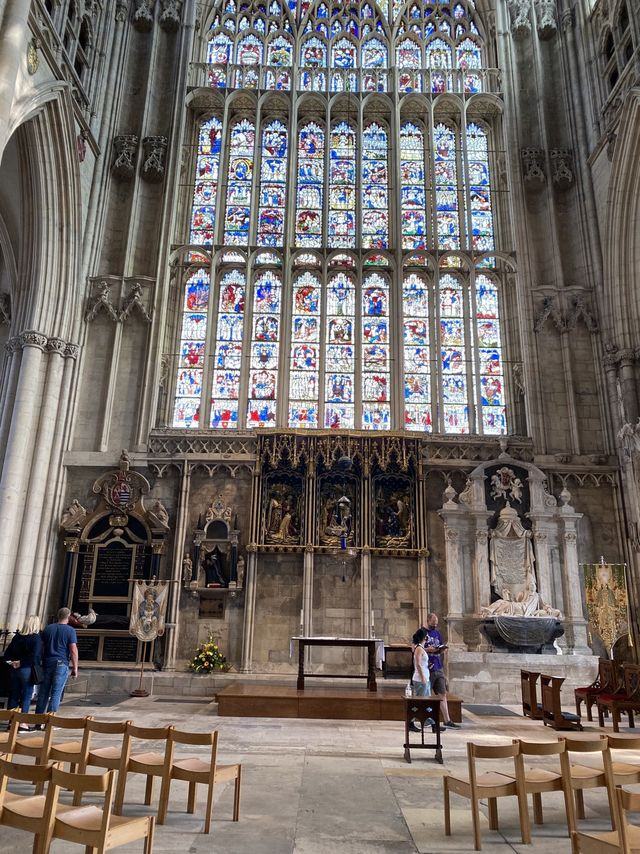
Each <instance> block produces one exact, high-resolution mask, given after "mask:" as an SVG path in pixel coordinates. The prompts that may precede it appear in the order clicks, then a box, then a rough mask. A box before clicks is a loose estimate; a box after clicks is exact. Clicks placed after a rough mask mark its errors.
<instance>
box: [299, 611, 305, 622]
mask: <svg viewBox="0 0 640 854" xmlns="http://www.w3.org/2000/svg"><path fill="white" fill-rule="evenodd" d="M300 625H301V626H302V625H304V610H301V611H300Z"/></svg>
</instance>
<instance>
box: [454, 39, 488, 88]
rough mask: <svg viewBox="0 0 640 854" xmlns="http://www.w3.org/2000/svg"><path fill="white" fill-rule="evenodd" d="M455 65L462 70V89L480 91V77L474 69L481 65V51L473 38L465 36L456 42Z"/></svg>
mask: <svg viewBox="0 0 640 854" xmlns="http://www.w3.org/2000/svg"><path fill="white" fill-rule="evenodd" d="M456 65H457V67H458V68H459V69H460V70H461V71H463V72H464V75H463V88H464V91H465V92H481V91H482V78H481V76H480V74H479V73H478V72H477V71H474V69H479V68H481V67H482V51H481V50H480V47H479V45H478V44H477V43H476V42H475V41H474V40H473V39H471V38H465V39H462V41H460V42H459V43H458V46H457V47H456Z"/></svg>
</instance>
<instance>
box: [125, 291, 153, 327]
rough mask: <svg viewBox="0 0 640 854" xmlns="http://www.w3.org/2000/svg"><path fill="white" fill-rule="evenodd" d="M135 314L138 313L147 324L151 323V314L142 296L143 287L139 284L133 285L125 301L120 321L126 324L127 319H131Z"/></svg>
mask: <svg viewBox="0 0 640 854" xmlns="http://www.w3.org/2000/svg"><path fill="white" fill-rule="evenodd" d="M133 312H137V313H138V314H139V315H140V316H141V317H142V318H143V319H144V320H145V321H146V322H147V323H151V312H149V311H147V308H146V306H145V304H144V298H143V296H142V285H140V284H139V283H138V282H134V283H133V284H132V285H131V290H130V292H129V295H128V296H127V298H126V299H125V301H124V304H123V306H122V311H121V312H120V316H119V319H120V320H121V321H123V322H124V321H125V320H127V318H129V317H131V315H132V314H133Z"/></svg>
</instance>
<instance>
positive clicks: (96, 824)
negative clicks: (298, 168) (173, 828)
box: [46, 768, 154, 854]
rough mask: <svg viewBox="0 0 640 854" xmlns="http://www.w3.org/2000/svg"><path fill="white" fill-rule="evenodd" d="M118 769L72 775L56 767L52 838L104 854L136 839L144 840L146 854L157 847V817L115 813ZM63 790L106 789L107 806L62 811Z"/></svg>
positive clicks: (51, 794)
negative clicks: (61, 796) (103, 853)
mask: <svg viewBox="0 0 640 854" xmlns="http://www.w3.org/2000/svg"><path fill="white" fill-rule="evenodd" d="M114 788H115V771H107V772H106V773H104V774H70V773H68V772H67V771H59V770H58V769H57V768H54V769H53V772H52V774H51V783H50V784H49V789H48V791H47V807H46V809H47V810H48V813H49V815H50V816H51V817H52V818H51V824H50V831H49V832H50V838H52V839H64V840H66V841H67V842H75V843H77V844H78V845H84V846H85V850H86V851H87V852H90V854H102V852H103V851H109V850H110V849H111V848H118V847H119V846H120V845H126V844H127V843H128V842H133V841H135V840H136V839H144V854H151V852H152V850H153V831H154V818H153V816H150V815H146V816H140V817H137V818H124V817H123V816H119V815H114V814H113V813H112V803H113V792H114ZM60 789H70V790H71V791H72V792H73V793H74V800H75V798H76V796H77V795H80V797H81V798H82V795H83V794H85V793H86V792H94V793H96V792H97V793H102V792H104V805H103V806H100V807H98V806H93V805H92V806H83V807H68V808H67V809H65V810H64V811H63V812H61V811H60V807H59V804H58V796H59V792H60Z"/></svg>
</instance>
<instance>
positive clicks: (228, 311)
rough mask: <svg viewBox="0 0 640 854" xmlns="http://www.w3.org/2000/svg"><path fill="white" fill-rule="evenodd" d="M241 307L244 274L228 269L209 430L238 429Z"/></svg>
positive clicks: (222, 295)
mask: <svg viewBox="0 0 640 854" xmlns="http://www.w3.org/2000/svg"><path fill="white" fill-rule="evenodd" d="M244 304H245V275H244V273H243V272H241V271H240V270H230V271H229V272H228V273H225V274H224V275H223V276H222V279H221V280H220V293H219V299H218V325H217V329H216V350H215V358H214V369H213V389H212V393H211V427H227V428H228V427H237V426H238V398H239V394H240V368H241V365H242V339H243V333H244Z"/></svg>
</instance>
